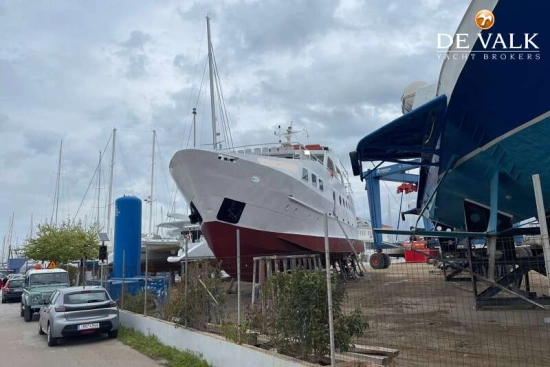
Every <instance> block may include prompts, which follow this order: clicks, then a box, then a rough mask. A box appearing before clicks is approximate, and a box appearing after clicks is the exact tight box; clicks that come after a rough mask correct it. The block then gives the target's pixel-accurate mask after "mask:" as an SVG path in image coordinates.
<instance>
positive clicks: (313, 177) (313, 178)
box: [311, 173, 317, 187]
mask: <svg viewBox="0 0 550 367" xmlns="http://www.w3.org/2000/svg"><path fill="white" fill-rule="evenodd" d="M311 184H312V185H313V186H314V187H317V176H316V175H315V174H314V173H312V174H311Z"/></svg>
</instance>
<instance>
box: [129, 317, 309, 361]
mask: <svg viewBox="0 0 550 367" xmlns="http://www.w3.org/2000/svg"><path fill="white" fill-rule="evenodd" d="M120 323H121V325H122V326H124V327H127V328H132V329H134V330H137V331H140V332H141V333H143V334H145V335H156V336H157V338H158V339H159V341H160V342H161V343H162V344H164V345H168V346H171V347H175V348H177V349H180V350H190V351H192V352H195V353H198V354H200V355H202V358H204V359H205V360H207V361H208V362H209V363H210V364H212V365H213V366H216V367H233V366H234V367H304V366H312V365H311V364H309V363H300V362H299V361H297V360H295V359H293V358H289V357H286V356H282V355H280V354H276V353H271V352H269V351H265V350H263V349H260V348H256V347H253V346H248V345H238V344H235V343H233V342H230V341H228V340H226V339H225V338H222V337H219V336H217V335H213V334H207V333H202V332H199V331H193V330H189V329H185V328H184V327H182V326H178V327H176V325H175V324H173V323H171V322H167V321H163V320H159V319H156V318H152V317H145V316H143V315H138V314H135V313H132V312H127V311H122V310H121V311H120Z"/></svg>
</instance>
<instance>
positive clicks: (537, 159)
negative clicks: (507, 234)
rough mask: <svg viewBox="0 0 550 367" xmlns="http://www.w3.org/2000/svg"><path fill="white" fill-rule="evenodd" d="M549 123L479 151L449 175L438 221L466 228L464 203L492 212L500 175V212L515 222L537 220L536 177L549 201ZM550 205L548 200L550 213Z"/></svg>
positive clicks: (436, 211)
mask: <svg viewBox="0 0 550 367" xmlns="http://www.w3.org/2000/svg"><path fill="white" fill-rule="evenodd" d="M545 136H546V137H549V138H550V118H546V119H542V120H541V121H539V122H537V123H536V124H533V125H531V126H529V127H527V128H524V129H522V130H520V131H518V132H516V133H515V134H512V135H510V136H509V137H507V138H505V139H503V140H502V141H500V142H498V143H497V144H495V145H493V146H491V147H489V148H488V149H485V150H480V151H479V152H478V153H477V154H475V155H472V157H471V158H469V159H467V160H464V162H461V163H460V164H458V165H457V167H456V168H455V169H453V170H452V171H450V172H449V173H448V174H447V175H446V176H445V178H444V180H443V181H442V183H441V184H440V186H439V188H438V191H437V196H436V198H435V206H434V211H433V218H434V219H436V220H441V221H442V222H444V223H446V224H449V225H452V226H454V227H456V228H464V229H466V228H465V227H464V210H463V208H464V206H463V201H464V199H465V198H466V199H470V200H473V201H475V202H478V203H481V204H484V205H486V206H490V192H491V187H490V182H491V178H492V176H493V174H494V173H495V172H497V171H498V172H500V175H499V194H498V209H499V210H500V211H503V212H505V213H509V214H511V215H513V222H519V221H522V220H525V219H528V218H531V217H533V216H536V204H535V196H534V190H533V179H532V176H533V175H534V174H539V175H540V178H541V182H542V184H543V185H542V189H543V195H544V197H545V198H548V197H550V185H548V183H550V169H549V168H548V167H550V157H549V155H548V147H547V141H548V139H545V138H543V137H545ZM548 204H550V200H548V199H547V200H546V207H548Z"/></svg>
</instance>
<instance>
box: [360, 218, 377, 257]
mask: <svg viewBox="0 0 550 367" xmlns="http://www.w3.org/2000/svg"><path fill="white" fill-rule="evenodd" d="M357 228H358V232H359V238H358V239H359V240H361V241H363V244H364V248H365V250H364V251H367V250H371V249H372V248H373V246H374V237H373V235H372V227H371V224H370V222H367V221H366V220H363V219H357Z"/></svg>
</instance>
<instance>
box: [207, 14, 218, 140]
mask: <svg viewBox="0 0 550 367" xmlns="http://www.w3.org/2000/svg"><path fill="white" fill-rule="evenodd" d="M206 32H207V35H208V75H209V77H210V109H211V110H212V146H213V149H214V150H216V149H217V147H218V142H217V135H218V134H217V132H216V104H215V103H216V102H215V94H216V93H215V91H214V69H213V62H212V41H211V39H210V17H209V16H208V15H207V16H206Z"/></svg>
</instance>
